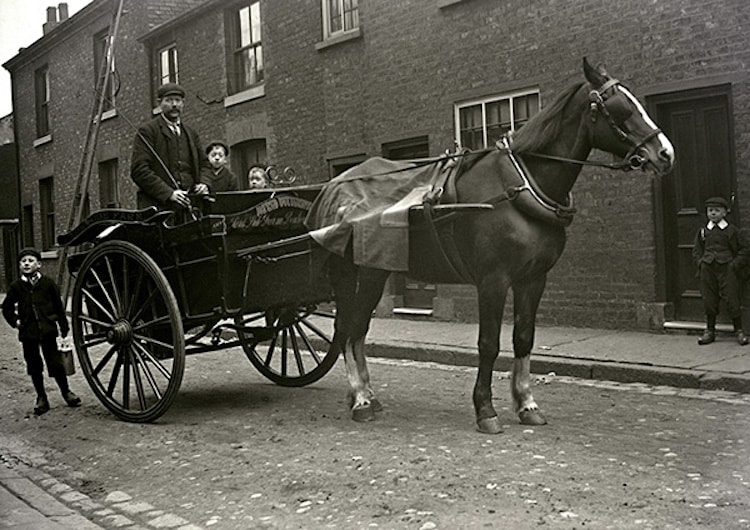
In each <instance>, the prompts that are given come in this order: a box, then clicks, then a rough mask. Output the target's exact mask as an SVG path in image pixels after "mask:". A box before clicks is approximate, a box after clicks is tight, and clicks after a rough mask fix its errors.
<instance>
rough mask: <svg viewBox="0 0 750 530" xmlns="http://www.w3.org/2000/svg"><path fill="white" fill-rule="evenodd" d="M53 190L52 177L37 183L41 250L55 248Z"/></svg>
mask: <svg viewBox="0 0 750 530" xmlns="http://www.w3.org/2000/svg"><path fill="white" fill-rule="evenodd" d="M54 194H55V190H54V184H53V180H52V177H47V178H45V179H42V180H40V181H39V208H40V209H41V218H42V250H49V249H51V248H52V247H54V246H55V200H54V199H55V195H54Z"/></svg>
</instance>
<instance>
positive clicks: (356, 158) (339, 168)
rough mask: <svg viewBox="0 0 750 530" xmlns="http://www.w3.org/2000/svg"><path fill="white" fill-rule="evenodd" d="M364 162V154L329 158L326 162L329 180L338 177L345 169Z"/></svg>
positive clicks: (365, 158) (365, 157)
mask: <svg viewBox="0 0 750 530" xmlns="http://www.w3.org/2000/svg"><path fill="white" fill-rule="evenodd" d="M365 160H367V156H366V155H364V154H361V155H352V156H341V157H338V158H331V159H330V160H328V176H329V179H332V178H335V177H338V176H339V175H341V174H342V173H343V172H344V171H346V170H347V169H349V168H352V167H354V166H356V165H357V164H361V163H362V162H364V161H365Z"/></svg>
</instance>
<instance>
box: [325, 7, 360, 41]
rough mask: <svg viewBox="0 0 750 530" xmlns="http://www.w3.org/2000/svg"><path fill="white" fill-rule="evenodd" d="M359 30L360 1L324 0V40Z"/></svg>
mask: <svg viewBox="0 0 750 530" xmlns="http://www.w3.org/2000/svg"><path fill="white" fill-rule="evenodd" d="M358 28H359V0H323V38H324V39H327V38H330V37H333V36H335V35H338V34H341V33H346V32H348V31H354V30H356V29H358Z"/></svg>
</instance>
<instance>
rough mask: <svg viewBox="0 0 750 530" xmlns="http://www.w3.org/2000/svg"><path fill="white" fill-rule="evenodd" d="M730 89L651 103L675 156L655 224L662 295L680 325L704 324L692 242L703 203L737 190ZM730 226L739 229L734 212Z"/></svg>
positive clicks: (713, 89) (664, 180) (661, 98)
mask: <svg viewBox="0 0 750 530" xmlns="http://www.w3.org/2000/svg"><path fill="white" fill-rule="evenodd" d="M730 90H731V87H730V86H729V85H722V86H718V87H711V88H706V89H700V90H691V91H685V92H680V93H674V94H667V95H664V96H658V97H654V98H651V99H649V106H650V107H651V108H652V110H653V111H654V112H653V114H652V115H653V116H654V117H655V118H656V121H657V123H658V124H659V126H660V127H661V128H662V130H663V131H664V132H665V133H666V135H667V136H668V137H669V139H670V140H671V141H672V143H673V144H674V147H675V155H676V163H675V168H674V171H673V172H672V173H671V174H669V175H667V176H666V177H663V178H662V179H661V185H660V195H661V201H660V202H661V214H660V217H661V219H660V220H657V224H659V222H660V223H661V226H660V230H659V231H658V232H660V234H657V237H658V239H657V246H659V245H660V246H661V248H660V250H661V254H660V260H659V261H660V263H659V269H660V270H659V278H660V280H659V287H660V289H659V290H660V294H661V295H662V296H663V298H664V299H665V300H666V301H668V302H672V303H673V304H674V309H675V319H676V320H685V321H697V322H702V321H703V320H704V313H703V304H702V301H701V296H700V291H699V285H698V279H697V277H696V268H695V265H694V263H693V260H692V255H691V253H692V248H693V241H694V238H695V234H696V231H697V230H698V228H699V227H700V226H701V225H702V224H704V223H705V222H706V216H705V208H704V206H703V203H704V201H705V200H706V199H707V198H709V197H713V196H722V197H725V198H726V199H728V200H729V199H730V197H732V196H733V193H734V190H735V177H734V154H733V153H734V142H733V137H732V116H731V92H730ZM729 221H730V222H732V223H734V224H738V219H737V217H736V216H735V215H734V214H732V213H730V215H729ZM659 236H660V237H659ZM660 240H661V241H660Z"/></svg>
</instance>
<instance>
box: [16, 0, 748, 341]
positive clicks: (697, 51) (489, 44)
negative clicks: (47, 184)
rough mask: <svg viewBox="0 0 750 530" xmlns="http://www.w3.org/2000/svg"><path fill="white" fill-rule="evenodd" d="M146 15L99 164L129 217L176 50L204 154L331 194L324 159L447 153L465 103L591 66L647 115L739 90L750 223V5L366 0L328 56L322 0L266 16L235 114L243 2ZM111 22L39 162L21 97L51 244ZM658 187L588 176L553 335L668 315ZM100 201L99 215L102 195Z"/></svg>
mask: <svg viewBox="0 0 750 530" xmlns="http://www.w3.org/2000/svg"><path fill="white" fill-rule="evenodd" d="M146 4H147V7H148V8H147V9H145V10H143V9H139V8H138V7H140V6H143V5H144V3H143V2H135V0H129V1H126V16H124V17H123V22H122V26H121V34H120V38H119V41H118V43H117V67H118V71H119V73H120V79H121V81H122V86H121V92H120V94H119V98H118V113H119V117H118V118H114V119H111V120H107V121H105V122H104V123H103V124H102V131H101V135H100V140H99V147H98V150H97V160H106V159H108V158H118V160H119V170H120V178H121V193H122V196H123V204H124V205H125V206H134V204H135V199H134V197H135V188H134V186H133V185H132V183H131V182H130V179H129V176H128V175H129V157H130V147H131V145H132V138H133V130H132V128H131V127H130V126H129V125H128V124H127V123H125V120H124V118H127V119H128V120H129V121H131V122H133V123H135V124H138V123H140V122H142V121H144V120H146V119H148V118H149V117H150V116H151V115H152V114H151V110H152V108H153V106H154V105H155V102H154V100H153V94H152V92H151V88H150V84H151V83H150V76H151V75H153V73H152V72H149V59H148V56H147V54H146V50H147V46H158V45H159V44H164V43H169V42H175V43H176V44H177V47H178V50H179V63H180V82H181V84H183V85H184V86H185V87H186V89H187V90H188V98H187V102H186V109H185V116H184V117H185V121H186V123H188V124H190V125H192V126H193V127H194V128H196V129H198V131H199V132H200V134H201V136H202V137H203V139H204V141H207V140H208V139H210V138H220V139H224V140H227V141H228V142H229V143H230V144H235V143H237V142H240V141H244V140H247V139H252V138H261V137H263V138H265V139H266V140H267V143H268V152H269V160H270V161H271V162H273V163H278V164H284V165H290V166H292V167H294V168H295V170H296V171H297V173H298V175H300V177H301V178H300V182H313V181H319V180H324V179H326V178H327V177H328V167H327V166H328V160H330V159H334V158H337V157H346V156H353V155H360V154H365V155H368V156H373V155H379V154H380V153H381V146H382V144H383V143H387V142H396V141H399V140H403V139H407V138H412V137H417V136H427V137H428V139H429V148H430V152H431V154H433V155H437V154H439V153H441V152H443V151H444V150H445V149H447V148H451V147H452V146H453V138H454V130H453V129H454V126H453V108H454V105H455V104H456V103H457V102H461V101H463V100H467V99H472V98H479V97H484V96H488V95H494V94H498V93H503V92H507V91H513V90H518V89H522V88H529V87H538V88H539V89H540V92H541V97H542V104H545V103H547V102H549V101H550V100H551V99H552V98H553V97H554V94H555V93H556V92H557V91H559V90H562V89H563V88H564V87H566V86H567V85H569V84H571V83H573V82H578V81H580V80H581V79H582V68H581V61H582V57H583V56H588V57H589V58H590V59H591V61H592V62H594V63H598V62H602V63H604V64H605V66H607V67H608V69H609V70H610V72H611V73H612V74H613V75H614V76H616V77H618V78H620V79H621V80H622V81H623V82H625V83H626V84H627V85H628V86H629V87H631V89H632V90H633V91H634V92H635V94H636V95H638V96H639V97H641V99H642V100H643V101H645V100H646V97H645V95H646V94H657V93H658V91H659V90H660V89H659V88H658V87H669V88H668V89H669V90H672V91H674V90H680V89H682V88H685V87H686V86H691V84H694V83H695V82H696V80H705V82H706V83H710V82H716V83H721V82H727V81H726V79H725V78H726V76H731V83H732V106H733V113H734V116H733V119H734V129H735V130H734V138H735V143H736V159H735V169H736V176H737V180H738V200H739V202H738V204H739V210H740V211H739V216H740V218H741V219H748V218H750V200H749V199H747V197H750V147H749V146H750V115H749V113H750V87H748V79H747V78H748V76H747V65H748V64H750V46H748V45H747V35H748V34H750V4H748V3H747V2H746V0H663V1H659V2H653V1H652V0H630V1H628V2H601V1H599V0H553V1H549V2H528V1H526V0H508V1H504V2H498V1H496V0H463V1H460V2H455V3H452V4H450V5H448V6H447V7H443V8H440V7H439V5H441V4H446V2H437V1H435V0H388V1H387V2H384V1H375V0H364V1H361V2H360V7H359V9H360V27H361V33H362V34H361V37H360V38H358V39H353V40H349V41H346V42H342V43H339V44H337V45H333V46H327V47H325V46H320V45H319V44H320V43H321V41H322V35H321V2H320V0H273V1H264V2H263V4H262V13H263V24H264V26H263V44H264V60H265V65H266V81H265V85H264V90H265V95H264V96H263V97H260V98H257V99H253V100H251V101H247V102H244V103H240V104H237V105H234V106H230V107H228V108H225V107H224V105H223V104H222V101H223V99H224V97H225V96H226V86H227V84H226V76H227V72H226V68H225V65H226V54H227V45H226V43H225V41H224V36H225V30H224V28H223V23H224V12H223V10H224V9H227V8H230V7H231V6H233V5H235V4H233V3H231V2H219V1H213V2H205V3H204V5H205V6H206V8H205V9H203V10H202V11H200V12H197V14H195V16H192V17H185V18H181V19H179V20H178V21H177V22H175V23H174V24H173V25H171V26H170V27H169V28H168V29H167V30H164V31H160V32H156V34H155V35H152V36H150V37H149V40H148V41H146V42H141V41H139V40H138V39H139V38H142V37H144V35H146V34H147V33H148V31H149V30H150V29H152V28H153V27H154V24H155V20H158V19H159V16H165V13H166V12H162V11H160V9H166V8H169V7H170V6H171V7H175V6H174V5H173V4H174V2H165V1H162V2H160V1H157V0H149V1H148V2H147V3H146ZM193 4H195V2H193V3H192V4H191V5H193ZM165 6H166V7H165ZM109 19H110V13H109V12H108V11H107V12H105V11H104V10H103V11H102V13H101V15H100V16H94V15H93V14H92V15H91V16H90V20H89V22H88V24H87V29H86V30H84V31H79V32H77V33H75V34H73V35H70V36H69V37H68V39H67V40H66V41H65V44H66V45H65V46H64V47H63V46H57V47H55V48H54V49H51V50H49V51H48V52H47V53H46V54H45V56H46V59H44V60H46V61H49V62H50V64H54V65H55V72H54V74H53V76H52V78H51V83H52V93H53V95H54V98H53V107H52V108H51V114H52V124H53V127H52V129H53V136H54V140H53V142H52V143H51V144H49V145H47V146H42V147H40V148H39V147H38V148H34V147H32V142H33V140H34V135H35V127H34V113H33V108H34V107H33V90H19V91H17V100H16V103H17V109H16V112H17V117H16V120H17V126H18V127H19V130H20V131H21V137H20V141H21V147H20V150H21V170H22V172H23V175H24V186H23V190H22V194H23V197H24V204H25V203H28V202H33V203H34V204H35V205H36V204H37V203H38V201H37V196H38V184H37V180H38V178H40V177H44V176H47V175H54V176H55V177H58V178H56V194H57V196H58V197H59V198H60V200H59V201H58V203H57V204H58V220H59V221H58V227H59V229H58V231H61V230H60V228H62V227H63V225H64V224H65V220H67V214H68V211H69V210H67V204H68V203H69V202H70V193H71V189H70V188H71V185H72V184H73V183H74V179H75V175H76V173H77V169H78V164H79V160H80V152H81V146H82V144H83V138H84V137H83V134H84V133H85V131H86V118H87V116H88V115H89V114H90V110H91V109H90V106H91V99H90V97H91V93H90V90H91V89H90V87H91V84H92V81H91V80H92V79H93V76H94V73H93V71H92V68H93V65H92V61H91V56H92V36H93V34H94V33H96V31H98V30H99V29H101V28H103V27H104V26H106V25H107V24H108V23H109ZM162 20H163V19H162ZM62 27H64V26H62ZM58 29H59V28H58ZM316 45H317V46H316ZM40 60H41V58H40ZM37 63H38V61H36V60H30V62H29V64H28V65H25V66H24V67H23V68H22V69H19V71H18V72H17V74H16V78H15V84H16V85H18V86H26V87H33V71H34V68H35V67H36V66H37ZM664 90H665V91H666V90H667V88H665V89H664ZM199 96H200V98H199ZM597 156H602V155H597ZM602 159H603V160H607V158H606V157H604V158H602ZM657 185H658V183H656V182H654V181H652V180H651V179H650V178H649V177H646V176H644V175H643V174H641V173H636V172H631V173H615V172H610V171H606V170H600V169H596V170H591V169H587V170H584V171H583V172H582V174H581V176H580V178H579V180H578V183H577V184H576V187H575V188H574V196H575V202H576V206H577V208H578V211H579V213H578V215H577V217H576V219H575V221H574V222H573V224H572V226H571V227H570V228H569V229H568V236H569V239H568V243H567V248H566V251H565V253H564V254H563V257H562V258H561V260H560V262H559V263H558V264H557V266H556V267H555V268H554V269H553V271H552V272H551V273H550V276H549V282H548V288H547V291H546V293H545V296H544V298H543V301H542V305H541V308H540V313H539V318H540V321H541V322H542V323H548V324H575V325H597V326H604V327H626V328H627V327H636V326H637V325H638V310H639V307H641V306H642V305H643V304H651V303H658V302H660V300H659V299H658V295H657V288H656V251H657V245H658V244H659V242H657V241H656V240H655V231H654V225H655V216H656V212H655V204H654V201H655V199H654V196H655V192H654V190H655V188H656V186H657ZM92 190H95V191H93V192H92V209H93V208H96V207H97V206H98V202H97V201H98V190H97V188H96V185H94V186H93V187H92ZM37 214H38V211H37ZM38 223H39V221H38V219H37V220H36V221H35V226H36V229H37V230H36V231H37V234H38V233H39V230H38V227H39V224H38ZM37 237H38V236H37ZM441 291H442V292H441V293H440V296H447V297H449V298H450V299H451V300H452V305H453V317H454V318H458V319H464V320H473V319H475V318H476V313H475V311H476V310H475V301H474V298H473V296H474V295H473V290H472V289H470V288H466V287H456V288H453V287H443V288H441Z"/></svg>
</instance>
